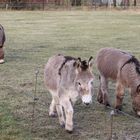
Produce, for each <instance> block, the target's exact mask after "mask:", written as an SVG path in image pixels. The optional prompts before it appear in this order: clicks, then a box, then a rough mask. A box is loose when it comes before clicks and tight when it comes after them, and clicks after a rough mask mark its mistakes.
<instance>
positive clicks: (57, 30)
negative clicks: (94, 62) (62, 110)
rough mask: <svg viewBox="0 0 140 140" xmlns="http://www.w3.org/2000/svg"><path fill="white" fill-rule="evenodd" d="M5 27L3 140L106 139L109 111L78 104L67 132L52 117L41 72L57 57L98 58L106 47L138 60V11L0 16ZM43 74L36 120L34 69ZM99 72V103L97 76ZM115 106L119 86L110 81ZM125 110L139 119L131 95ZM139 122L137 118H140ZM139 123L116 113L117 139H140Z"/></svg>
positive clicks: (0, 80)
mask: <svg viewBox="0 0 140 140" xmlns="http://www.w3.org/2000/svg"><path fill="white" fill-rule="evenodd" d="M0 23H1V24H2V25H3V26H4V27H5V32H6V36H7V41H6V43H5V55H6V63H5V64H3V65H0V140H32V139H33V140H108V139H109V134H110V110H109V109H105V108H104V107H103V106H102V105H99V104H97V103H96V102H94V103H93V104H92V105H91V106H90V107H89V108H87V107H85V106H84V105H82V104H81V102H80V101H78V102H77V103H76V105H75V106H74V127H75V129H74V132H73V134H67V133H66V132H65V131H64V130H63V129H62V128H61V127H60V126H59V123H58V118H50V117H49V116H48V109H49V104H50V101H51V96H50V95H49V94H48V93H47V90H46V89H45V87H44V84H43V69H44V65H45V63H46V62H47V60H48V58H49V57H50V56H52V55H53V54H57V53H63V54H65V55H73V56H75V57H82V58H89V56H93V57H94V58H95V56H96V53H97V51H98V50H99V49H100V48H103V47H114V48H120V49H123V50H127V51H129V52H131V53H133V54H134V55H135V56H136V57H137V58H139V59H140V13H138V12H132V11H131V12H126V11H125V12H124V11H123V12H119V11H114V12H111V11H59V12H54V11H51V12H48V11H46V12H41V11H40V12H38V11H34V12H30V11H29V12H25V11H19V12H9V11H7V12H2V11H1V12H0ZM37 69H38V70H39V74H38V84H37V97H39V100H38V101H36V104H35V110H34V119H33V99H32V96H33V95H34V89H35V71H36V70H37ZM94 74H95V82H94V87H95V95H94V96H95V97H94V98H93V100H95V101H96V95H97V91H98V90H97V87H98V84H99V81H98V72H97V70H96V68H94ZM109 92H110V100H111V103H112V106H113V104H114V99H115V98H114V92H115V84H114V83H112V82H110V90H109ZM127 93H128V91H127V90H126V95H125V98H124V102H123V111H124V112H126V113H128V114H130V115H132V116H133V117H135V115H134V112H133V110H132V107H131V98H130V94H127ZM137 119H138V118H137ZM139 130H140V120H139V121H137V120H135V119H133V118H131V117H127V116H124V115H121V114H120V115H117V116H115V117H114V122H113V139H114V140H117V139H118V140H140V131H139Z"/></svg>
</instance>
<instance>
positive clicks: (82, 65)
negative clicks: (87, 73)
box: [80, 60, 88, 71]
mask: <svg viewBox="0 0 140 140" xmlns="http://www.w3.org/2000/svg"><path fill="white" fill-rule="evenodd" d="M80 67H81V69H82V70H83V71H84V70H87V69H88V64H87V61H86V60H83V61H81V66H80Z"/></svg>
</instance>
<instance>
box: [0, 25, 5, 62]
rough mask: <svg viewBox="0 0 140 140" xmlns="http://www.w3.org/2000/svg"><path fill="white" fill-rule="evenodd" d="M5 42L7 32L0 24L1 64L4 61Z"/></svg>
mask: <svg viewBox="0 0 140 140" xmlns="http://www.w3.org/2000/svg"><path fill="white" fill-rule="evenodd" d="M4 42H5V32H4V28H3V26H2V25H0V64H2V63H4V51H3V45H4Z"/></svg>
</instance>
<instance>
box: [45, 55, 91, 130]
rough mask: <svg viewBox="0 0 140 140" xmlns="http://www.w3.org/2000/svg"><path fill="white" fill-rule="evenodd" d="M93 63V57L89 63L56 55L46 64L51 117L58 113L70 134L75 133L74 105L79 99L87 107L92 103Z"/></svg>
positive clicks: (61, 123) (46, 81) (60, 120)
mask: <svg viewBox="0 0 140 140" xmlns="http://www.w3.org/2000/svg"><path fill="white" fill-rule="evenodd" d="M92 62H93V59H92V57H90V59H89V60H88V62H87V61H85V60H84V61H82V60H81V59H80V58H78V59H76V58H73V57H70V56H63V55H55V56H53V57H51V58H50V59H49V60H48V63H47V64H46V67H45V72H44V78H45V85H46V87H47V89H48V90H49V92H50V93H51V95H52V102H51V105H50V111H49V116H54V115H55V111H57V114H58V117H59V122H60V125H61V126H63V127H64V126H65V129H66V130H67V131H68V132H72V131H73V105H72V103H74V102H75V101H76V100H77V98H78V97H81V99H82V101H83V103H85V104H86V105H88V104H89V103H91V102H92V92H93V88H92V86H93V74H92V65H93V63H92ZM63 109H64V112H63ZM64 113H65V118H66V119H65V118H64Z"/></svg>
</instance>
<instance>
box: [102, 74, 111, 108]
mask: <svg viewBox="0 0 140 140" xmlns="http://www.w3.org/2000/svg"><path fill="white" fill-rule="evenodd" d="M101 92H102V96H103V97H102V98H103V104H104V105H105V106H110V104H109V101H108V81H107V79H106V78H105V77H103V76H101Z"/></svg>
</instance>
